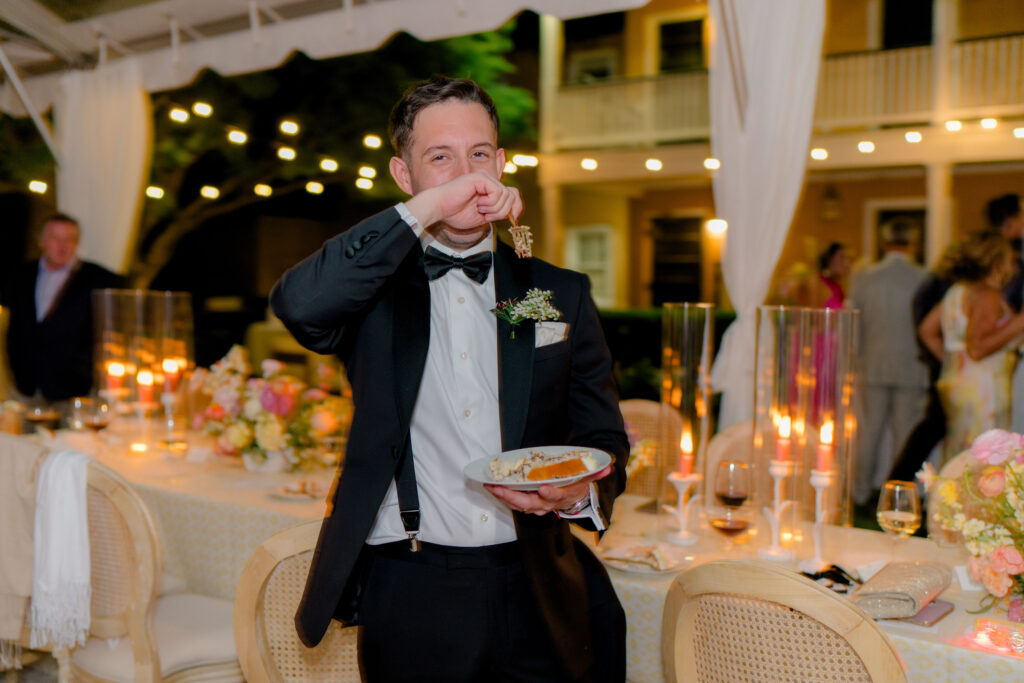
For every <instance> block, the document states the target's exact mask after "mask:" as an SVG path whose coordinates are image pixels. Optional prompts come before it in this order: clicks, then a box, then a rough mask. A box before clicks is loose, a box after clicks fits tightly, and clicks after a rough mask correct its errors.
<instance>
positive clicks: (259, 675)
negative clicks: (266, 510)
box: [234, 521, 363, 683]
mask: <svg viewBox="0 0 1024 683" xmlns="http://www.w3.org/2000/svg"><path fill="white" fill-rule="evenodd" d="M320 524H321V522H319V521H314V522H307V523H305V524H302V525H300V526H297V527H293V528H291V529H287V530H285V531H282V532H281V533H279V534H277V535H275V536H272V537H271V538H269V539H267V540H266V541H264V542H263V543H262V544H261V545H260V547H258V548H257V549H256V551H255V552H254V553H253V554H252V556H251V557H250V558H249V561H248V562H246V564H245V568H244V569H243V570H242V575H241V577H239V580H238V589H237V590H236V591H235V616H234V619H235V648H236V649H237V651H238V661H239V663H240V664H241V666H242V673H243V674H244V675H245V680H247V681H249V683H266V682H268V681H273V682H275V683H278V682H282V681H342V682H344V683H348V682H349V681H362V680H363V679H362V674H361V672H360V670H359V651H358V635H359V629H358V628H357V627H349V628H345V627H342V626H341V624H339V623H338V622H337V621H332V622H331V625H330V627H329V628H328V630H327V633H326V634H325V635H324V638H323V640H321V641H320V644H319V645H317V646H316V647H313V648H307V647H306V646H305V645H303V644H302V641H300V640H299V636H298V634H297V633H296V631H295V610H296V608H297V607H298V605H299V600H300V598H301V597H302V591H303V588H304V587H305V584H306V576H307V575H308V574H309V565H310V562H311V561H312V558H313V549H314V548H315V547H316V540H317V536H318V535H319V533H320Z"/></svg>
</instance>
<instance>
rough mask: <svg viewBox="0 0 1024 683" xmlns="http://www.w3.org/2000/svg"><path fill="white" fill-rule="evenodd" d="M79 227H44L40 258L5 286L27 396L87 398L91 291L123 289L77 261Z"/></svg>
mask: <svg viewBox="0 0 1024 683" xmlns="http://www.w3.org/2000/svg"><path fill="white" fill-rule="evenodd" d="M80 237H81V228H80V227H79V225H78V221H76V220H75V219H74V218H72V217H70V216H68V215H66V214H55V215H53V216H51V217H50V218H48V219H47V220H46V221H44V222H43V227H42V232H41V234H40V237H39V249H40V252H41V256H40V258H39V259H38V260H35V261H29V262H27V263H25V264H24V265H23V266H22V267H21V268H19V269H18V270H17V271H16V272H15V273H14V274H13V276H12V277H11V278H9V280H8V282H7V283H6V290H5V292H4V296H3V304H4V306H9V307H10V311H11V318H10V324H9V327H8V329H7V354H8V359H9V360H10V364H11V370H12V372H13V373H14V382H15V385H16V386H17V388H18V391H19V392H21V393H22V394H23V395H25V396H26V397H32V396H42V397H43V398H45V399H46V400H48V401H58V400H61V399H66V398H70V397H71V396H82V395H85V394H88V393H89V391H90V389H91V388H92V380H93V358H92V348H93V332H92V291H93V290H94V289H103V288H106V287H118V286H120V283H121V279H120V277H118V276H117V275H115V274H114V273H112V272H110V271H109V270H107V269H106V268H104V267H103V266H100V265H97V264H95V263H90V262H88V261H83V260H81V259H79V258H78V242H79V239H80Z"/></svg>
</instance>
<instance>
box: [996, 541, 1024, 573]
mask: <svg viewBox="0 0 1024 683" xmlns="http://www.w3.org/2000/svg"><path fill="white" fill-rule="evenodd" d="M988 559H989V562H991V564H992V569H994V570H996V571H997V572H1002V573H1004V574H1022V573H1024V555H1021V554H1020V551H1019V550H1017V549H1016V548H1014V547H1013V546H1012V545H1001V546H999V547H998V548H996V549H995V550H993V551H992V554H991V555H989V558H988Z"/></svg>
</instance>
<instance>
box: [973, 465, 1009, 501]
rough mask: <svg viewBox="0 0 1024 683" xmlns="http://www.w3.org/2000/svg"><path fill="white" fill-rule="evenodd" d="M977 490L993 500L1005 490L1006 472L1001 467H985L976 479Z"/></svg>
mask: <svg viewBox="0 0 1024 683" xmlns="http://www.w3.org/2000/svg"><path fill="white" fill-rule="evenodd" d="M978 488H979V489H981V492H982V493H984V494H985V495H986V496H987V497H989V498H995V497H996V496H998V495H999V494H1000V493H1002V492H1003V490H1004V489H1005V488H1006V471H1005V470H1004V469H1003V468H1002V467H986V468H985V471H984V472H982V473H981V476H980V477H979V478H978Z"/></svg>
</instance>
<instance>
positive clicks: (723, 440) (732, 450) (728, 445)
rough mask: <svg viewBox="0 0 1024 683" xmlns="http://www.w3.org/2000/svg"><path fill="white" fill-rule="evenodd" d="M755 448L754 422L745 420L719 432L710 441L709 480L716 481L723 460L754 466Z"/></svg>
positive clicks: (708, 452) (708, 453)
mask: <svg viewBox="0 0 1024 683" xmlns="http://www.w3.org/2000/svg"><path fill="white" fill-rule="evenodd" d="M753 447H754V421H753V420H743V421H742V422H736V423H735V424H731V425H729V426H728V427H726V428H725V429H723V430H722V431H720V432H718V433H717V434H715V435H714V436H712V437H711V439H710V440H709V441H708V448H707V456H706V457H707V473H708V479H710V480H711V481H714V478H715V475H714V472H715V469H716V468H717V467H718V463H720V462H721V461H723V460H740V461H743V462H747V463H751V464H753V458H752V457H751V456H752V453H751V451H752V449H753Z"/></svg>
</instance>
